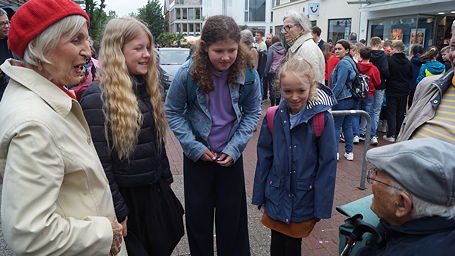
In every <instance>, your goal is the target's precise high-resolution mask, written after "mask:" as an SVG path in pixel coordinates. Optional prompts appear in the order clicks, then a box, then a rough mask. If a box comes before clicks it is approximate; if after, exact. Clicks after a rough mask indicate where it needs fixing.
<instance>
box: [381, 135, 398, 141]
mask: <svg viewBox="0 0 455 256" xmlns="http://www.w3.org/2000/svg"><path fill="white" fill-rule="evenodd" d="M382 138H383V139H384V140H386V141H389V142H395V137H393V136H391V137H387V135H384V136H382Z"/></svg>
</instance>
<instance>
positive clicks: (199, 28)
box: [195, 23, 201, 34]
mask: <svg viewBox="0 0 455 256" xmlns="http://www.w3.org/2000/svg"><path fill="white" fill-rule="evenodd" d="M195 31H196V34H199V33H201V23H196V29H195Z"/></svg>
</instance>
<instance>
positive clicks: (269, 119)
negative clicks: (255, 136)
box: [266, 106, 278, 134]
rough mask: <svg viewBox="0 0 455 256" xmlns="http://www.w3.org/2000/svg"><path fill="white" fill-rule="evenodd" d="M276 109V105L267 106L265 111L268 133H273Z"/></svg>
mask: <svg viewBox="0 0 455 256" xmlns="http://www.w3.org/2000/svg"><path fill="white" fill-rule="evenodd" d="M277 109H278V106H273V107H269V108H268V109H267V112H266V117H267V127H268V128H269V132H270V134H273V121H274V119H275V113H276V110H277Z"/></svg>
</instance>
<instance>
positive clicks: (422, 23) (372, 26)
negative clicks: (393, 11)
mask: <svg viewBox="0 0 455 256" xmlns="http://www.w3.org/2000/svg"><path fill="white" fill-rule="evenodd" d="M435 22H436V20H435V18H434V17H433V16H420V15H419V16H405V17H392V18H384V19H378V20H371V21H369V22H368V30H369V31H368V40H369V39H371V38H372V37H374V36H377V37H379V38H381V39H383V40H392V41H395V40H399V41H402V42H403V43H404V44H405V46H406V49H405V52H406V53H409V50H410V48H411V46H412V45H413V44H421V45H423V47H424V48H425V49H428V48H429V47H430V46H432V45H433V44H434V43H435V42H434V40H433V35H434V28H435Z"/></svg>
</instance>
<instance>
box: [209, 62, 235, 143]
mask: <svg viewBox="0 0 455 256" xmlns="http://www.w3.org/2000/svg"><path fill="white" fill-rule="evenodd" d="M210 71H211V73H212V79H213V85H214V88H215V90H213V91H211V92H210V93H209V111H210V115H211V116H212V130H211V131H210V134H209V137H208V143H209V146H210V150H212V151H214V152H221V151H222V150H223V149H224V148H225V147H226V145H227V143H228V141H229V133H230V132H231V129H232V126H234V121H235V120H236V114H235V111H234V108H233V107H232V100H231V92H230V89H229V83H228V82H227V79H228V75H229V70H226V71H221V72H220V71H217V70H215V69H214V68H211V69H210Z"/></svg>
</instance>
